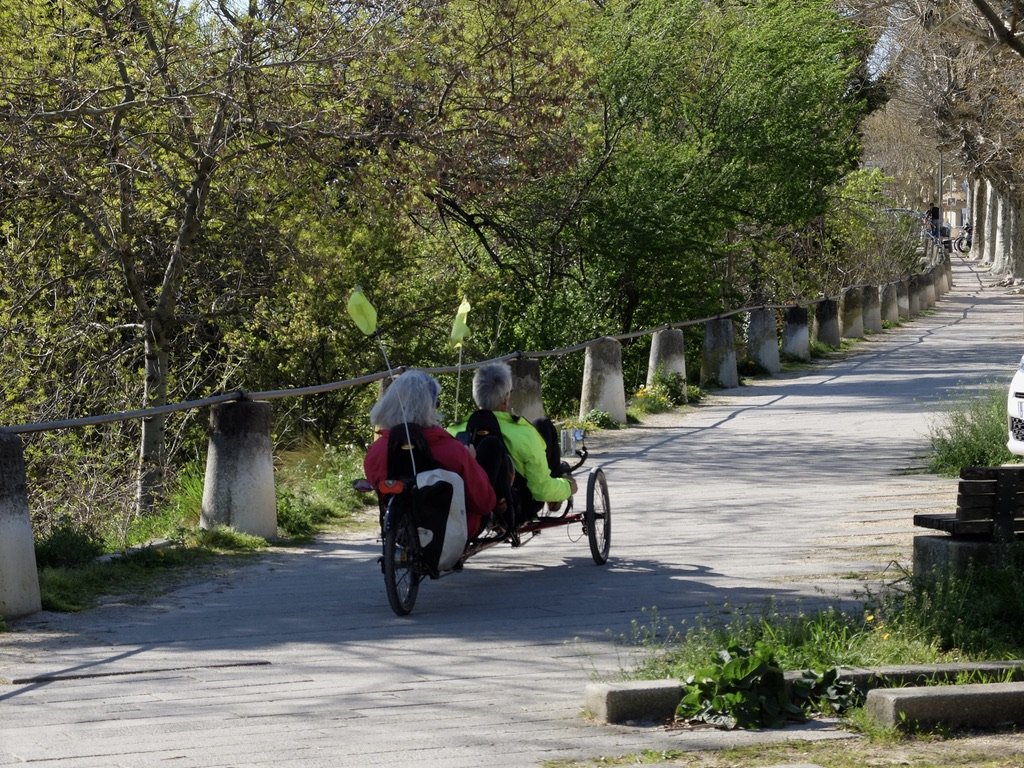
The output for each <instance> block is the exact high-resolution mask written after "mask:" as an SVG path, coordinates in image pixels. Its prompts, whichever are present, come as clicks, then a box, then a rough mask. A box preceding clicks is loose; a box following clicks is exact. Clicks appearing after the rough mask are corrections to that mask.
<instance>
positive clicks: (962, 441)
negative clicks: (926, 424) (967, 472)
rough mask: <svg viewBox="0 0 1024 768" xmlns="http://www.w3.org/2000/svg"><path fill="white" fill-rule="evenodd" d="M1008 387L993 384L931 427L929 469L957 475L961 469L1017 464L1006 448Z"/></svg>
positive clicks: (958, 404) (964, 397)
mask: <svg viewBox="0 0 1024 768" xmlns="http://www.w3.org/2000/svg"><path fill="white" fill-rule="evenodd" d="M1007 436H1008V434H1007V424H1006V386H1005V384H996V383H992V384H989V385H988V386H986V387H984V388H983V389H982V391H981V393H980V394H969V393H965V394H963V395H962V396H961V397H959V398H957V399H956V400H954V402H953V403H952V404H951V405H950V407H949V409H948V410H947V411H946V413H945V414H943V415H942V416H941V417H939V418H938V419H937V420H936V422H935V423H934V424H932V425H931V428H930V434H929V437H930V439H931V445H932V457H931V460H930V461H929V463H928V469H929V470H930V471H932V472H935V473H936V474H941V475H957V474H959V472H960V470H961V468H963V467H972V466H996V465H999V464H1004V463H1007V462H1012V461H1017V460H1018V458H1017V457H1016V456H1014V455H1013V454H1012V453H1010V452H1009V450H1008V449H1007V448H1006V440H1007Z"/></svg>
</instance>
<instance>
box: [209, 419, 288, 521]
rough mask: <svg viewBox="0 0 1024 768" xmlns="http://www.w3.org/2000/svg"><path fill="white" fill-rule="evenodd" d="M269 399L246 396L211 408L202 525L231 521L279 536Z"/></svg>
mask: <svg viewBox="0 0 1024 768" xmlns="http://www.w3.org/2000/svg"><path fill="white" fill-rule="evenodd" d="M270 412H271V409H270V403H266V402H254V401H252V400H243V401H242V402H237V403H221V404H219V405H214V406H212V407H211V408H210V444H209V449H208V453H207V456H206V481H205V485H204V487H203V512H202V516H201V519H200V525H201V526H202V527H203V528H207V529H209V528H215V527H217V526H222V525H223V526H229V527H231V528H233V529H234V530H236V531H239V532H241V533H248V534H251V535H253V536H261V537H263V538H264V539H273V538H276V537H277V499H276V497H275V494H274V450H273V445H272V444H271V441H270Z"/></svg>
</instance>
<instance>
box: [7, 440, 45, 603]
mask: <svg viewBox="0 0 1024 768" xmlns="http://www.w3.org/2000/svg"><path fill="white" fill-rule="evenodd" d="M41 609H42V602H41V598H40V596H39V572H38V571H37V570H36V548H35V540H34V539H33V537H32V520H31V518H30V517H29V513H28V493H27V491H26V487H25V454H24V451H23V450H22V446H21V438H20V437H18V435H14V434H9V433H2V432H0V617H4V618H14V617H16V616H25V615H27V614H30V613H36V612H37V611H39V610H41Z"/></svg>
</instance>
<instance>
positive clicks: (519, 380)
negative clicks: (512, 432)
mask: <svg viewBox="0 0 1024 768" xmlns="http://www.w3.org/2000/svg"><path fill="white" fill-rule="evenodd" d="M508 367H509V368H511V369H512V394H511V395H509V398H508V407H509V410H510V411H512V412H513V413H516V414H519V415H520V416H522V417H523V418H524V419H527V420H529V421H536V420H537V419H539V418H540V417H542V416H543V415H544V401H543V399H542V398H541V395H540V361H539V360H528V359H526V358H523V357H521V358H518V359H515V360H510V361H509V363H508Z"/></svg>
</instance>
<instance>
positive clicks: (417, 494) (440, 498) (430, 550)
mask: <svg viewBox="0 0 1024 768" xmlns="http://www.w3.org/2000/svg"><path fill="white" fill-rule="evenodd" d="M414 464H415V471H413V468H414ZM437 469H440V468H439V467H438V465H437V462H436V461H434V457H433V456H432V455H431V453H430V447H429V445H428V444H427V439H426V437H425V436H424V434H423V429H422V428H421V427H420V426H419V425H418V424H398V425H396V426H395V427H393V428H392V429H391V431H390V432H389V433H388V479H389V480H401V481H403V483H404V484H405V488H404V490H403V491H402V493H400V494H398V495H397V496H395V497H394V498H393V499H392V500H391V502H390V503H391V504H393V505H395V509H397V510H401V512H402V513H404V514H408V515H411V516H412V519H413V521H414V522H415V524H416V528H417V530H418V531H419V538H420V553H421V555H422V561H423V563H424V564H425V565H426V566H427V569H428V572H429V574H430V576H431V577H433V578H436V577H437V576H438V575H439V572H440V571H441V570H443V569H445V568H449V567H451V561H452V559H453V557H455V556H457V554H459V553H461V551H462V548H463V547H464V546H465V543H466V522H465V506H464V501H463V500H461V499H460V500H459V501H458V503H454V502H453V496H454V493H455V487H454V486H453V485H452V482H458V483H459V487H460V489H461V481H457V480H455V479H454V478H453V479H452V482H447V481H445V480H443V479H437V478H425V477H424V473H427V472H431V470H437ZM440 474H442V475H443V474H448V476H449V477H451V473H445V472H442V473H440ZM456 507H461V522H460V523H455V524H454V527H453V520H452V515H453V514H454V512H453V510H454V509H455V508H456ZM453 537H454V538H453ZM460 537H461V538H460ZM446 543H447V547H446Z"/></svg>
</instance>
